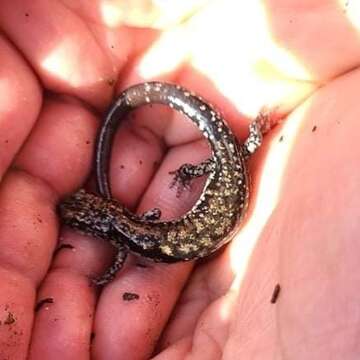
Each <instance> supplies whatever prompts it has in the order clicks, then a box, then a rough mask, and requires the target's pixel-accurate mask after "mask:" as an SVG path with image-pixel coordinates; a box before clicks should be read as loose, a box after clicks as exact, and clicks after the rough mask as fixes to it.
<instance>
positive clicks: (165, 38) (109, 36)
mask: <svg viewBox="0 0 360 360" xmlns="http://www.w3.org/2000/svg"><path fill="white" fill-rule="evenodd" d="M104 3H105V1H100V0H97V1H92V2H89V1H81V0H79V1H77V2H76V5H74V4H75V2H74V1H51V2H49V1H45V0H39V1H30V0H11V1H10V0H2V1H1V2H0V28H1V29H2V31H3V32H4V34H5V36H1V37H0V54H1V55H0V69H1V73H0V94H1V96H0V174H1V176H2V181H1V184H0V249H1V251H0V322H1V323H0V324H1V325H0V358H4V359H11V360H18V359H25V358H27V357H28V358H29V359H31V360H34V359H43V360H45V359H55V360H56V359H62V360H64V359H80V360H82V359H89V358H93V359H131V360H140V359H149V358H154V359H157V360H160V359H161V360H162V359H171V360H180V359H187V360H189V359H230V360H233V359H267V360H268V359H276V360H277V359H291V360H298V359H299V360H300V359H301V360H303V359H310V360H312V359H316V360H318V359H346V360H350V359H358V358H359V354H360V345H359V341H358V333H359V330H360V329H359V328H360V319H359V316H358V314H359V304H360V301H359V298H360V295H359V288H360V271H359V251H360V243H359V239H360V236H359V234H360V222H359V218H360V210H359V209H360V197H359V185H360V172H359V170H358V168H359V159H360V142H359V140H358V138H359V134H360V122H359V117H360V105H359V104H360V102H359V84H360V73H359V71H358V69H357V66H358V62H359V58H360V45H359V44H360V43H359V34H358V25H359V21H358V19H359V16H360V15H359V12H358V9H357V8H356V6H353V5H352V2H351V1H343V2H342V1H340V0H339V1H335V0H321V1H319V0H312V1H306V2H304V1H283V0H273V1H252V2H247V1H246V2H245V1H238V2H234V1H224V0H219V1H213V2H211V4H209V5H203V7H202V8H201V9H198V10H197V12H196V13H194V14H192V16H189V17H187V20H186V22H183V23H180V24H178V25H176V26H169V27H168V28H166V27H165V28H164V29H161V30H150V29H145V28H143V29H142V28H136V29H135V28H132V27H131V26H130V25H131V24H128V25H127V26H124V25H123V24H122V23H121V21H122V20H121V16H120V15H119V14H121V12H118V13H116V12H115V13H114V14H115V15H116V16H115V17H114V18H112V19H109V14H111V13H112V12H111V11H110V12H109V1H106V3H107V4H106V6H105V5H104ZM249 3H250V4H251V5H249ZM113 4H115V5H114V6H116V1H114V2H113ZM104 6H105V10H106V9H107V10H106V11H105V10H104ZM139 23H140V24H141V19H140V20H139V21H138V22H137V24H138V25H139ZM154 79H156V80H164V81H170V82H176V83H179V84H181V85H183V86H186V87H187V88H190V89H192V90H193V91H195V92H197V93H199V94H201V95H202V96H203V97H204V98H206V99H208V100H209V101H210V102H212V103H213V104H214V106H216V107H217V108H218V109H219V110H221V112H222V113H223V115H224V117H225V118H226V119H227V121H228V123H229V124H230V126H231V128H232V129H233V131H234V133H235V134H236V135H237V136H238V138H239V140H240V141H242V140H244V139H245V138H246V135H247V133H246V132H247V126H248V124H249V121H250V120H251V118H252V117H254V116H255V115H256V114H257V113H258V112H259V111H260V109H262V108H263V107H264V106H266V107H269V108H272V109H274V115H275V116H276V117H278V118H281V119H283V121H282V123H281V125H279V126H277V127H276V128H275V129H273V130H272V131H271V132H270V133H269V134H267V135H266V139H265V141H264V145H263V146H262V148H261V149H260V150H259V151H258V152H257V153H256V154H255V155H254V156H253V157H252V158H251V160H250V162H249V169H250V176H251V179H252V191H251V199H250V208H249V211H248V215H247V217H246V219H245V222H244V223H243V226H242V227H241V229H239V231H238V232H237V234H236V237H235V239H234V240H233V242H232V243H231V244H230V245H229V246H228V247H226V248H225V249H224V251H222V252H221V253H219V254H218V256H216V257H213V258H211V259H209V260H208V261H206V262H202V263H199V264H198V265H197V266H196V267H195V264H194V263H191V262H186V263H176V264H172V265H168V264H159V263H156V264H155V263H153V262H151V261H148V260H145V259H141V258H136V257H134V256H132V257H130V258H128V260H127V263H126V266H125V268H124V269H123V270H122V271H121V272H120V273H119V274H118V275H117V277H116V279H115V280H114V281H113V282H111V283H110V284H108V285H107V286H106V287H105V288H104V289H103V290H102V291H100V290H99V289H96V288H94V287H92V286H89V277H93V276H98V275H100V274H102V273H103V271H104V270H105V269H106V268H107V266H108V265H109V264H110V263H111V261H112V259H113V256H114V254H115V251H114V249H113V248H112V247H111V246H110V245H109V244H107V243H104V242H102V241H100V240H96V239H94V238H91V237H86V236H84V235H79V234H77V233H75V232H72V231H71V230H69V229H65V228H62V227H61V226H60V224H59V219H58V216H57V214H56V211H55V208H56V204H57V203H58V202H59V201H60V199H61V198H63V197H64V196H65V195H67V194H69V193H72V192H74V191H76V190H77V189H79V188H80V187H81V186H83V185H84V184H85V183H90V186H91V184H92V183H93V180H92V179H91V178H89V176H90V172H91V169H92V160H93V150H94V141H95V136H96V131H97V128H98V125H99V123H100V121H101V119H102V117H101V114H102V112H103V111H104V110H105V109H106V108H107V106H108V105H109V104H110V102H111V99H112V97H113V96H115V94H116V93H118V92H119V91H121V90H122V89H124V88H125V87H127V86H129V85H131V84H134V83H137V82H141V81H145V80H154ZM207 156H208V147H207V145H206V142H205V140H204V139H203V138H202V137H201V135H200V134H199V133H198V132H197V130H196V129H195V128H194V127H192V126H191V125H190V124H189V123H188V122H186V121H184V120H183V118H182V117H181V116H180V115H179V114H176V113H173V112H170V111H168V109H164V108H159V107H153V108H152V109H146V110H141V111H139V112H137V113H136V116H135V117H134V118H133V119H132V120H131V121H130V122H129V123H128V125H127V126H126V127H124V128H122V129H121V130H120V131H119V133H118V135H117V138H116V142H115V145H114V150H113V156H112V163H111V182H112V189H113V194H114V196H115V197H116V198H118V199H119V200H120V201H121V202H122V203H123V204H125V205H126V206H128V207H130V208H132V209H134V210H136V211H138V212H139V213H143V212H144V211H145V210H148V209H150V208H153V207H158V208H161V210H162V214H163V216H164V218H174V217H177V216H179V215H181V214H182V213H184V211H187V210H188V209H189V207H191V205H192V204H193V203H194V201H196V198H197V196H199V194H200V192H201V186H202V180H200V181H196V182H194V184H193V186H192V187H191V190H189V191H185V192H183V194H182V195H181V198H180V199H179V198H177V197H176V191H174V189H170V188H169V184H170V183H171V180H172V178H171V176H170V175H169V171H172V170H174V169H176V168H178V167H179V166H180V165H181V164H183V163H187V162H192V163H199V162H201V161H202V160H204V159H206V158H207ZM64 244H65V245H67V246H65V247H64V248H62V249H60V250H59V251H57V252H56V254H55V256H54V257H53V253H54V250H55V249H56V248H58V247H59V246H61V245H64ZM69 244H70V245H71V246H72V247H73V248H72V247H71V246H69ZM276 284H280V286H281V291H280V293H279V296H278V298H277V301H276V303H275V304H271V298H272V293H273V290H274V287H275V285H276ZM124 294H125V295H124ZM129 294H130V295H129ZM134 294H136V295H138V297H136V296H135V295H134ZM47 298H51V299H52V301H53V302H51V301H47V302H45V303H44V304H43V305H42V307H41V308H39V309H38V311H37V312H36V313H35V312H34V308H35V306H36V304H37V303H39V301H41V300H44V299H47ZM92 334H93V335H92ZM91 339H92V341H91Z"/></svg>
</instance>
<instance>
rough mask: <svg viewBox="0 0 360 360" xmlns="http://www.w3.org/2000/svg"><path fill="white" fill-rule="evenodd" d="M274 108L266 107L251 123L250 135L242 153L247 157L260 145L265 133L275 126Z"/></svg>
mask: <svg viewBox="0 0 360 360" xmlns="http://www.w3.org/2000/svg"><path fill="white" fill-rule="evenodd" d="M272 115H273V110H269V109H267V108H264V109H262V110H261V111H260V113H259V115H258V116H257V117H256V118H255V119H254V120H253V121H252V122H251V123H250V125H249V136H248V137H247V139H246V140H245V142H244V145H243V147H242V153H243V156H244V157H245V158H248V157H249V156H250V155H251V154H253V153H254V152H255V151H256V150H257V149H258V148H259V147H260V146H261V143H262V140H263V135H264V134H266V133H267V132H268V131H269V130H270V129H271V128H272V127H273V126H274V124H273V120H272Z"/></svg>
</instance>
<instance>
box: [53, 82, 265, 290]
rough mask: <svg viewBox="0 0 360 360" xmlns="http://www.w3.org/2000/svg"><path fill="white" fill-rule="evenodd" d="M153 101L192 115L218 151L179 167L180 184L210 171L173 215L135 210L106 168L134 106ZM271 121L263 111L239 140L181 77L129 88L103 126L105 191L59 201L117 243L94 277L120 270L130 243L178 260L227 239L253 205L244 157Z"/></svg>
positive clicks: (100, 171) (90, 229)
mask: <svg viewBox="0 0 360 360" xmlns="http://www.w3.org/2000/svg"><path fill="white" fill-rule="evenodd" d="M151 103H160V104H165V105H168V106H169V107H171V108H174V109H175V110H178V111H180V112H182V113H183V114H185V115H186V116H187V117H189V118H190V119H191V120H192V121H193V122H194V123H195V124H196V125H197V126H198V128H199V129H200V130H201V131H202V133H203V134H204V136H205V137H206V138H207V139H208V141H209V143H210V146H211V151H212V156H211V158H210V159H209V160H207V161H205V162H203V163H201V164H199V165H189V164H185V165H183V166H182V167H180V169H178V170H177V171H176V172H175V181H176V182H179V183H180V185H181V184H182V185H185V184H186V183H187V182H188V181H189V180H190V179H191V178H194V177H197V176H202V175H204V174H208V178H207V181H206V184H205V187H204V190H203V192H202V194H201V195H200V198H199V200H198V201H197V202H196V204H195V205H194V206H193V208H192V209H191V210H190V211H189V212H188V213H186V214H185V215H184V216H182V217H181V218H179V219H177V220H173V221H160V220H159V221H157V219H158V218H159V217H160V213H159V212H151V214H150V213H146V214H144V215H143V216H137V215H134V214H132V213H130V212H129V211H128V210H127V209H125V208H124V207H123V206H122V205H121V204H120V203H119V202H118V201H116V200H114V199H111V192H110V187H109V180H108V168H109V159H110V151H111V144H112V140H113V137H114V133H115V131H116V129H117V127H118V125H119V122H120V121H121V120H122V119H123V118H124V117H125V115H126V114H127V113H128V112H129V111H131V110H133V109H135V108H137V107H139V106H141V105H146V104H151ZM268 128H269V123H268V120H267V117H266V116H263V115H260V116H258V117H257V118H256V119H255V120H254V121H253V122H252V123H251V125H250V135H249V137H248V139H247V140H246V141H245V143H244V145H242V146H239V144H238V142H237V140H236V138H235V137H234V135H233V134H232V132H231V130H230V129H229V127H228V126H227V125H226V123H225V121H224V120H223V119H222V117H221V116H220V114H219V113H217V112H216V111H215V110H214V109H213V107H212V106H211V105H209V104H207V103H206V102H204V101H203V100H202V99H201V98H199V97H197V96H195V95H194V94H192V93H190V92H189V91H188V90H186V89H184V88H182V87H180V86H178V85H172V84H167V83H161V82H148V83H143V84H139V85H135V86H133V87H130V88H128V89H127V90H125V91H124V92H123V93H122V94H121V95H120V96H119V97H118V98H117V100H116V101H115V102H114V103H113V105H112V107H111V108H110V110H109V112H108V115H107V116H106V118H105V121H104V124H103V125H102V128H101V130H100V133H99V138H98V144H97V152H96V175H97V181H98V188H99V192H100V194H101V195H102V197H99V196H97V195H93V194H89V193H87V192H85V191H84V190H80V191H78V192H77V193H75V194H74V195H72V196H71V197H69V198H68V199H66V200H65V201H64V202H63V203H62V204H61V205H60V213H61V218H62V220H63V222H64V223H65V224H67V225H69V226H71V227H72V228H75V229H78V230H80V231H82V232H85V233H87V234H91V235H94V236H96V237H99V238H102V239H105V240H108V241H110V242H111V243H112V244H113V245H114V246H116V247H117V248H118V249H119V254H118V257H117V260H116V262H115V264H114V266H113V267H112V268H111V269H109V271H107V273H106V274H105V275H104V276H102V277H101V278H100V279H97V280H96V281H95V282H96V283H97V284H105V283H107V282H108V281H110V280H111V279H112V278H113V277H114V275H115V273H116V272H117V271H118V270H119V268H121V266H122V264H123V262H124V260H125V257H126V252H127V249H130V250H131V251H133V252H135V253H137V254H140V255H142V256H145V257H148V258H151V259H154V260H156V261H162V262H175V261H183V260H191V259H197V258H202V257H205V256H208V255H210V254H211V253H213V252H214V251H216V250H217V249H219V248H220V247H221V246H222V245H224V244H225V243H227V242H228V241H229V240H230V239H231V235H232V233H233V230H234V229H235V227H236V225H237V224H238V223H239V221H240V220H241V218H242V217H243V215H244V213H245V210H246V208H247V202H248V196H249V186H248V175H247V168H246V159H247V157H248V156H249V155H250V154H251V153H253V152H254V151H255V150H256V149H257V148H258V147H259V146H260V144H261V140H262V133H264V131H265V130H267V129H268Z"/></svg>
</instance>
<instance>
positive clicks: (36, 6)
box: [0, 0, 145, 108]
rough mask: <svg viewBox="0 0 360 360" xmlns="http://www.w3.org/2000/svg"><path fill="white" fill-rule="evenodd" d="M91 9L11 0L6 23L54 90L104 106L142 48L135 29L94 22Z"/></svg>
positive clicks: (0, 11)
mask: <svg viewBox="0 0 360 360" xmlns="http://www.w3.org/2000/svg"><path fill="white" fill-rule="evenodd" d="M99 6H100V5H99ZM85 9H86V8H85V7H84V9H81V8H80V9H77V10H78V11H75V10H72V9H71V8H70V7H67V6H66V5H65V4H64V3H63V2H61V1H52V2H48V1H38V2H36V3H35V2H33V1H22V0H16V1H8V0H6V1H2V2H1V4H0V24H1V27H2V28H3V29H4V31H5V33H6V34H7V35H8V36H9V37H10V38H11V40H12V41H13V42H14V43H15V44H16V46H17V47H18V48H19V49H20V50H21V51H22V52H23V53H24V54H25V56H26V57H27V58H28V60H29V62H30V63H31V65H32V66H33V67H34V69H36V72H37V73H38V75H39V76H40V78H41V81H42V83H43V84H45V86H46V87H47V88H48V89H50V90H52V91H55V92H60V93H67V94H71V95H74V96H77V97H79V98H81V99H83V100H85V101H87V102H88V103H90V104H92V105H94V106H96V107H100V108H102V107H104V106H105V105H106V104H107V103H108V101H109V100H110V98H111V95H112V92H113V85H114V84H115V82H116V79H117V74H118V72H119V71H120V69H121V68H122V67H123V66H124V65H125V64H126V62H127V61H128V58H129V57H130V56H131V55H132V52H133V51H134V50H136V49H135V47H133V45H132V44H133V39H132V32H131V31H130V30H129V28H126V27H116V28H115V29H116V30H114V28H112V30H111V28H107V24H103V21H101V18H100V19H97V20H98V21H95V22H92V21H90V20H89V19H88V18H87V16H86V15H87V12H86V11H85ZM49 14H52V16H49ZM59 19H63V21H61V22H59ZM34 39H35V40H34ZM144 39H145V38H144V37H143V40H144ZM137 40H139V38H137ZM137 47H139V46H137Z"/></svg>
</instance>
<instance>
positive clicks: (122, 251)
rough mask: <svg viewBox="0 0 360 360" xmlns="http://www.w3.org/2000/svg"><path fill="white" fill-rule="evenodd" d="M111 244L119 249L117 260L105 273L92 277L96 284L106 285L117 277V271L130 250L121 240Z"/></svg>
mask: <svg viewBox="0 0 360 360" xmlns="http://www.w3.org/2000/svg"><path fill="white" fill-rule="evenodd" d="M111 244H112V245H114V246H115V247H116V249H117V250H118V252H117V254H116V258H115V261H114V262H113V264H112V265H111V266H110V267H109V268H108V269H107V270H106V271H105V273H104V274H103V275H101V276H99V277H97V278H94V279H92V282H93V284H94V285H96V286H104V285H106V284H107V283H109V282H110V281H112V280H113V279H114V278H115V276H116V274H117V272H118V271H119V270H121V268H122V267H123V265H124V262H125V260H126V257H127V254H128V252H129V251H128V249H127V248H126V247H125V246H124V245H123V244H121V243H119V242H116V243H115V242H112V243H111Z"/></svg>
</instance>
